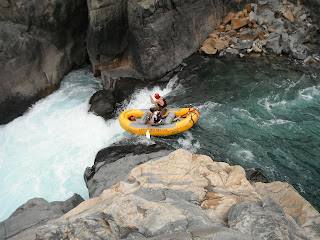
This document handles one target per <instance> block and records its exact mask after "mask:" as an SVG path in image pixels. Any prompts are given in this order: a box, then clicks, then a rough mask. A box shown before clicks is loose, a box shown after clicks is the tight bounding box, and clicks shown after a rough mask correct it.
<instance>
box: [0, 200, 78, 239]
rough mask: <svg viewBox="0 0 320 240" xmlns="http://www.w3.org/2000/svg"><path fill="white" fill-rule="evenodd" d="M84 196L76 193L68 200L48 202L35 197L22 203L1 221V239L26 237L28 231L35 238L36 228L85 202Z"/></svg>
mask: <svg viewBox="0 0 320 240" xmlns="http://www.w3.org/2000/svg"><path fill="white" fill-rule="evenodd" d="M83 201H84V200H83V198H82V197H81V196H80V195H78V194H74V195H73V196H72V197H71V198H69V199H68V200H66V201H55V202H50V203H49V202H47V201H46V200H44V199H43V198H33V199H31V200H29V201H27V202H26V203H25V204H23V205H21V206H20V207H19V208H18V209H17V210H16V211H15V212H14V213H12V214H11V216H10V217H9V218H8V219H6V220H5V221H3V222H1V223H0V239H1V240H2V239H8V238H11V237H13V236H15V237H16V236H17V239H19V237H18V236H20V237H21V238H20V239H26V235H25V232H26V231H28V235H29V234H30V236H33V237H31V239H34V238H35V229H36V228H37V227H39V226H40V225H43V224H45V223H46V222H48V221H49V220H53V219H56V218H59V217H61V216H62V215H64V214H65V213H67V212H69V211H70V210H71V209H73V208H74V207H76V206H78V205H79V204H80V203H81V202H83Z"/></svg>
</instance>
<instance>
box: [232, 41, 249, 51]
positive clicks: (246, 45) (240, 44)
mask: <svg viewBox="0 0 320 240" xmlns="http://www.w3.org/2000/svg"><path fill="white" fill-rule="evenodd" d="M252 43H253V41H251V40H239V42H238V43H237V44H236V45H235V46H234V47H235V48H236V49H238V50H245V49H249V48H251V46H252Z"/></svg>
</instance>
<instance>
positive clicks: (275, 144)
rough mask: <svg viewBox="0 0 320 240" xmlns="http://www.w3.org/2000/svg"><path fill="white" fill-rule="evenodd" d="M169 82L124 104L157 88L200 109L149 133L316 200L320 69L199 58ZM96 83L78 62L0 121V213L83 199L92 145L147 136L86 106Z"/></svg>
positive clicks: (139, 103) (137, 99) (174, 102)
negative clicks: (48, 91) (184, 124)
mask: <svg viewBox="0 0 320 240" xmlns="http://www.w3.org/2000/svg"><path fill="white" fill-rule="evenodd" d="M186 63H187V64H188V66H187V67H186V68H185V70H184V71H183V72H181V73H180V74H179V75H178V76H175V77H174V78H173V79H171V80H170V82H169V83H168V84H167V86H165V87H160V86H155V87H153V88H150V89H147V88H145V89H138V90H136V92H135V93H134V94H133V95H132V97H131V98H130V99H127V100H126V101H125V102H124V103H123V104H122V108H121V109H119V110H118V113H120V112H121V111H122V110H123V109H131V108H148V107H150V106H151V104H150V102H149V97H148V96H149V94H153V93H155V92H159V93H160V95H164V96H166V99H167V100H168V103H169V105H170V106H173V107H180V106H182V107H187V106H189V104H192V106H196V107H198V108H199V112H200V114H201V116H200V118H199V120H198V122H197V124H196V125H195V126H194V127H193V128H191V129H190V130H189V131H186V132H184V133H182V134H179V135H175V136H170V137H158V138H155V137H151V140H152V141H154V140H157V141H163V142H166V143H169V144H170V145H172V146H174V147H175V148H185V149H187V150H189V151H191V152H193V153H200V154H206V155H209V156H210V157H212V158H213V159H214V160H215V161H226V162H228V163H230V164H239V165H241V166H243V167H244V168H252V167H255V168H259V169H261V170H262V172H263V173H264V174H265V175H266V176H267V177H268V178H269V179H270V180H271V181H274V180H279V181H287V182H289V183H291V184H292V185H293V186H294V187H295V188H296V189H297V190H298V191H299V193H300V194H301V195H302V196H303V197H305V198H306V199H307V200H308V201H309V202H311V203H312V204H313V206H315V207H316V208H317V209H319V208H320V200H319V199H320V198H319V195H320V190H319V189H320V184H319V182H320V174H319V172H320V166H319V161H320V153H319V147H320V125H319V122H320V107H319V101H320V78H319V70H318V71H316V70H315V71H312V72H310V73H309V74H305V73H303V72H302V71H298V70H296V68H295V66H294V65H293V64H292V63H289V62H281V64H280V63H277V62H270V61H267V60H266V59H263V58H261V59H253V58H243V59H240V58H239V59H237V58H235V59H232V60H228V61H225V60H223V59H220V58H203V57H200V56H198V55H196V56H193V57H191V58H189V59H188V61H186ZM100 88H101V85H100V84H99V79H96V78H94V77H93V75H92V73H91V72H90V69H89V68H84V69H81V70H77V71H74V72H72V73H70V74H69V75H68V76H66V78H65V79H64V80H63V82H62V84H61V87H60V89H59V90H58V91H56V92H55V93H53V94H52V95H50V96H48V97H47V98H45V99H43V100H41V101H39V102H37V103H36V104H35V105H34V106H33V107H32V108H31V109H30V110H29V111H28V112H27V113H26V114H24V115H23V116H22V117H20V118H17V119H15V120H14V121H12V122H11V123H9V124H7V125H2V126H0V139H1V141H0V176H1V179H2V181H1V182H0V206H1V209H0V221H2V220H4V219H6V218H7V217H8V216H9V215H10V214H11V213H12V212H13V211H14V210H15V209H16V208H17V207H19V206H20V205H21V204H23V203H25V202H26V201H27V200H29V199H31V198H33V197H42V198H45V199H46V200H47V201H55V200H65V199H67V198H69V197H70V196H72V194H73V193H78V194H80V195H81V196H82V197H83V198H85V199H87V198H88V192H87V189H86V186H85V183H84V180H83V173H84V170H85V168H86V167H88V166H92V165H93V162H94V158H95V155H96V153H97V152H98V151H99V150H100V149H102V148H104V147H107V146H108V145H110V144H112V143H113V142H115V141H119V140H121V139H124V138H129V139H130V138H131V139H132V140H133V141H135V142H137V141H138V142H141V143H145V142H146V141H147V140H146V138H145V137H143V136H141V137H140V136H133V135H132V134H130V133H128V132H125V131H124V130H123V129H122V128H121V127H120V125H119V122H118V119H116V118H114V119H111V120H108V121H104V120H103V119H102V118H100V117H97V116H95V115H93V114H90V113H88V109H89V105H88V101H89V98H90V96H91V95H92V94H93V93H94V92H95V91H97V90H98V89H100Z"/></svg>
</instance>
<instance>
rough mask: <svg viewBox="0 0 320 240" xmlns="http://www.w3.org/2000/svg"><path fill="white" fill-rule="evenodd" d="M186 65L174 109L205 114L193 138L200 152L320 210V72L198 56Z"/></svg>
mask: <svg viewBox="0 0 320 240" xmlns="http://www.w3.org/2000/svg"><path fill="white" fill-rule="evenodd" d="M188 64H189V67H188V70H186V72H187V74H184V76H182V78H181V79H180V83H181V84H182V86H183V87H180V89H178V90H176V92H175V93H174V95H175V96H172V99H171V102H172V103H173V104H175V105H179V104H182V105H185V106H186V105H188V104H189V103H192V104H193V105H194V106H198V107H200V108H199V109H200V110H199V111H200V113H201V116H200V119H199V120H198V122H197V124H196V126H195V127H194V128H192V129H191V130H190V131H189V133H188V134H190V135H191V137H192V142H193V144H191V145H195V144H196V145H199V147H198V148H197V149H196V152H197V153H202V154H206V155H209V156H211V157H212V158H213V159H214V160H216V161H226V162H228V163H230V164H233V165H234V164H239V165H241V166H243V167H244V168H252V167H254V168H259V169H261V170H262V172H263V174H265V175H266V176H267V177H268V178H269V179H270V180H271V181H275V180H279V181H286V182H289V183H291V184H292V185H293V186H294V187H295V188H296V189H297V190H298V191H299V193H300V194H301V195H302V196H303V197H305V198H306V199H307V200H308V201H309V202H311V203H312V204H313V206H315V207H316V208H317V209H320V74H319V73H320V72H319V70H315V69H313V70H312V71H309V72H308V74H306V73H303V72H302V71H299V70H296V67H297V66H295V63H294V62H293V63H291V62H287V61H283V62H281V63H279V62H272V61H268V60H267V59H264V58H261V59H254V58H244V59H240V58H238V59H237V58H236V59H233V60H232V61H230V60H229V61H224V60H222V59H219V58H204V57H199V56H195V57H193V58H191V59H190V60H189V62H188ZM179 93H180V94H181V97H178V95H179ZM169 98H170V97H169ZM168 140H169V141H173V142H175V141H176V139H175V137H173V138H169V139H168ZM180 141H182V140H180Z"/></svg>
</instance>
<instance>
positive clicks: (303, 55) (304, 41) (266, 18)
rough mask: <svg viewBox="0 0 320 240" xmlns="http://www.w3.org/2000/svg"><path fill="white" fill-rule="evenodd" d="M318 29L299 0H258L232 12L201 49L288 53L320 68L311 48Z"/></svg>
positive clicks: (221, 51)
mask: <svg viewBox="0 0 320 240" xmlns="http://www.w3.org/2000/svg"><path fill="white" fill-rule="evenodd" d="M318 31H319V27H318V26H317V25H316V24H314V23H313V21H312V19H311V12H310V10H309V9H308V8H307V7H305V6H304V5H302V4H301V3H300V2H299V1H297V3H296V4H294V3H291V2H289V1H286V0H284V1H258V3H257V4H256V3H254V4H247V5H245V8H244V9H243V10H242V11H239V12H237V13H234V12H229V13H228V15H227V16H226V17H225V18H224V20H223V21H222V24H221V25H220V26H219V27H218V28H217V29H215V30H214V31H213V32H212V33H211V34H210V36H209V38H207V39H206V40H205V41H204V43H203V44H202V47H201V49H200V52H203V53H205V54H208V55H214V54H219V56H223V55H225V54H233V55H239V56H240V57H244V56H245V54H250V53H254V54H256V56H259V55H261V54H264V55H266V54H277V55H281V54H286V55H287V56H289V57H291V58H294V59H298V60H302V61H303V62H304V63H308V64H312V65H314V66H315V67H318V68H319V67H320V66H319V60H320V56H319V55H318V54H319V53H317V52H315V51H312V48H313V47H314V44H318V42H319V38H318V37H319V36H318Z"/></svg>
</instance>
